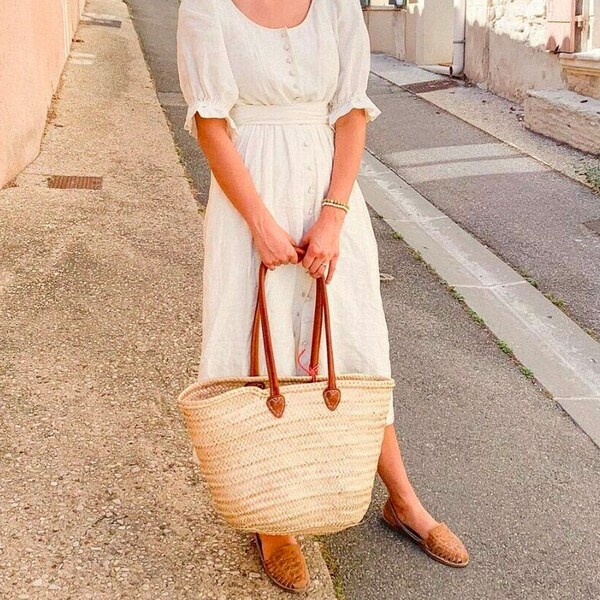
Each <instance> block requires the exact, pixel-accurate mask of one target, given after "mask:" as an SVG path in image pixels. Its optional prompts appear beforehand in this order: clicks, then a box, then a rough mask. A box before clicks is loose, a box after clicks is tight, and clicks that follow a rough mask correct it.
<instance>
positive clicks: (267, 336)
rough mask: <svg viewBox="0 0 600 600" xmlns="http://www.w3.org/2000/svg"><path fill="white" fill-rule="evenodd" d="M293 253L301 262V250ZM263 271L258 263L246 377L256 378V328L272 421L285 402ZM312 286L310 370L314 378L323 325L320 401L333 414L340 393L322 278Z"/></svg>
mask: <svg viewBox="0 0 600 600" xmlns="http://www.w3.org/2000/svg"><path fill="white" fill-rule="evenodd" d="M296 251H297V252H298V260H301V259H302V257H303V256H304V253H305V249H304V248H300V247H296ZM267 271H268V268H267V266H266V265H265V264H264V263H261V265H260V269H259V272H258V294H257V300H256V309H255V311H254V320H253V323H252V336H251V339H250V376H251V377H254V376H257V375H259V368H258V366H259V352H258V344H259V340H258V333H259V328H261V329H262V336H263V344H264V350H265V362H266V364H267V374H268V376H269V392H270V393H269V397H268V399H267V407H268V408H269V410H270V411H271V413H272V414H273V415H274V416H275V417H281V416H283V412H284V410H285V398H284V397H283V395H282V394H281V391H280V389H279V381H278V379H277V368H276V366H275V356H274V353H273V342H272V339H271V329H270V326H269V317H268V314H267V300H266V292H265V277H266V274H267ZM316 285H317V294H316V298H315V311H314V317H313V332H312V345H311V353H310V369H311V371H312V372H314V373H315V374H316V373H317V372H318V371H317V370H318V365H319V347H320V345H321V331H322V328H323V322H324V324H325V342H326V348H327V387H326V388H325V390H324V391H323V399H324V400H325V404H326V406H327V408H329V410H335V409H336V408H337V406H338V404H339V403H340V397H341V393H340V390H339V389H338V388H337V385H336V382H335V368H334V364H333V346H332V341H331V324H330V316H329V303H328V300H327V289H326V284H325V278H324V277H319V278H317V280H316Z"/></svg>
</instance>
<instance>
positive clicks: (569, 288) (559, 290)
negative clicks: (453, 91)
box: [368, 76, 600, 334]
mask: <svg viewBox="0 0 600 600" xmlns="http://www.w3.org/2000/svg"><path fill="white" fill-rule="evenodd" d="M370 93H371V95H372V96H373V98H374V99H375V102H376V104H377V105H378V106H379V107H380V108H381V110H382V115H381V116H380V117H379V118H378V119H377V120H376V121H374V122H373V123H372V124H371V125H370V132H369V134H370V135H369V140H368V146H369V149H370V150H371V151H372V152H373V153H374V154H375V155H377V157H378V158H379V159H380V160H382V161H383V162H385V163H386V164H387V165H388V166H389V167H390V168H392V169H393V170H395V171H396V172H397V173H398V174H399V175H400V176H401V177H402V178H403V179H404V180H405V181H407V182H408V183H409V184H410V185H412V186H413V187H414V188H415V189H416V190H418V191H419V192H420V193H421V194H422V195H423V196H425V197H426V198H427V199H428V200H429V201H430V202H431V203H432V204H435V205H436V206H437V207H438V208H439V209H440V210H441V211H442V212H444V213H445V214H447V215H448V216H449V217H450V218H451V219H453V220H454V221H455V222H457V223H459V224H460V225H461V226H462V227H463V228H465V229H466V230H467V231H469V232H470V233H471V234H473V235H474V236H475V237H477V238H478V239H479V240H480V241H481V242H483V243H484V244H486V245H487V246H489V247H490V248H491V249H492V250H493V251H494V252H496V253H497V254H498V255H499V256H500V257H502V258H503V259H504V260H505V261H506V262H507V263H509V264H510V265H511V266H512V267H513V268H514V269H515V270H517V271H519V272H521V273H522V274H523V275H525V276H530V277H531V278H532V279H533V280H535V281H536V282H537V284H538V286H539V288H540V290H541V291H542V292H544V293H547V294H552V296H553V297H555V298H557V299H559V300H560V301H562V303H563V305H564V306H563V308H564V310H566V312H567V313H568V314H569V315H570V316H571V317H572V318H574V319H575V320H576V321H577V322H578V323H579V324H580V325H581V326H582V327H584V328H590V329H591V330H592V331H593V332H595V333H596V334H600V235H598V234H597V233H596V232H594V231H593V230H592V229H591V228H589V227H588V226H587V225H586V223H590V222H592V221H595V220H597V219H599V218H600V198H599V197H598V195H596V194H595V193H594V192H593V191H592V190H590V189H589V188H588V187H586V186H584V185H582V184H580V183H578V182H576V181H574V180H572V179H570V178H568V177H566V176H565V175H563V174H561V173H558V172H556V171H553V170H551V169H549V168H547V167H545V166H544V165H543V164H542V163H540V162H538V161H536V160H535V159H533V158H530V157H528V156H526V155H524V154H522V153H520V152H518V151H516V150H514V149H512V148H510V147H509V146H507V145H505V144H502V143H501V142H499V141H498V140H497V139H496V138H494V137H492V136H490V135H488V134H486V133H484V132H482V131H481V130H479V129H477V128H476V127H473V126H472V125H469V124H468V123H466V122H465V121H462V120H461V119H459V118H458V117H455V116H453V115H451V114H449V113H447V112H445V111H443V110H440V109H439V108H438V107H436V106H434V105H433V104H430V103H429V102H427V101H426V100H424V99H422V98H419V97H416V96H414V95H413V94H410V93H408V92H406V91H404V90H402V89H401V88H399V87H397V86H395V85H394V84H391V83H389V82H387V81H385V80H383V79H380V78H379V77H376V76H372V78H371V85H370Z"/></svg>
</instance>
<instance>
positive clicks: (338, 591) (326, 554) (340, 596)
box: [317, 537, 346, 600]
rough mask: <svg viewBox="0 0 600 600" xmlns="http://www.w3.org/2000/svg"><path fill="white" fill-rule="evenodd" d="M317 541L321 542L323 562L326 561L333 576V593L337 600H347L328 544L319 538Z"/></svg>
mask: <svg viewBox="0 0 600 600" xmlns="http://www.w3.org/2000/svg"><path fill="white" fill-rule="evenodd" d="M317 539H318V540H319V546H320V548H321V554H322V555H323V560H324V561H325V564H326V565H327V569H328V571H329V574H330V575H331V583H332V584H333V591H334V592H335V597H336V598H337V600H346V595H345V594H344V590H343V588H342V580H341V579H340V575H339V572H338V567H337V564H336V562H335V559H334V558H333V555H332V554H331V552H330V550H329V548H328V547H327V544H325V542H324V541H323V540H322V539H321V538H319V537H318V538H317Z"/></svg>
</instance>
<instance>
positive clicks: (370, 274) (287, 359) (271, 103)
mask: <svg viewBox="0 0 600 600" xmlns="http://www.w3.org/2000/svg"><path fill="white" fill-rule="evenodd" d="M177 49H178V67H179V77H180V83H181V89H182V91H183V95H184V98H185V100H186V102H187V104H188V107H189V109H188V112H187V118H186V122H185V127H186V129H187V130H188V131H189V132H190V134H191V135H193V136H194V137H196V126H195V121H194V116H195V114H196V113H198V114H200V116H202V117H206V118H224V119H226V120H227V130H228V133H229V136H230V137H231V139H232V141H233V143H234V145H235V147H236V149H237V150H238V152H239V153H240V155H241V156H242V158H243V160H244V163H245V165H246V167H247V168H248V171H249V172H250V174H251V176H252V179H253V181H254V184H255V186H256V189H257V191H258V193H259V195H260V197H261V198H262V201H263V202H264V203H265V205H266V206H267V208H268V209H269V211H270V212H271V214H272V215H273V217H274V218H275V220H276V221H277V223H278V224H279V225H280V226H281V227H283V229H285V230H286V231H288V232H289V233H290V234H291V235H292V236H293V238H294V239H295V240H296V242H299V241H300V239H301V238H302V236H303V235H304V233H305V232H307V231H308V230H309V228H310V227H311V225H312V224H313V223H314V222H315V219H316V218H317V217H318V216H319V212H320V209H321V201H322V200H323V198H324V197H325V196H326V194H327V191H328V188H329V183H330V178H331V170H332V164H333V152H334V133H335V124H336V121H337V119H339V118H340V117H341V116H343V115H345V114H347V113H348V112H349V111H350V110H352V109H353V108H362V109H364V110H365V113H366V116H367V120H368V121H371V120H373V119H375V118H376V117H377V116H378V114H379V112H380V111H379V109H378V108H377V107H376V106H375V105H374V104H373V102H372V101H371V100H370V99H369V98H368V97H367V94H366V89H367V81H368V76H369V64H370V51H369V39H368V34H367V30H366V26H365V23H364V20H363V16H362V10H361V7H360V3H359V1H358V0H312V4H311V5H310V8H309V10H308V12H307V14H306V17H305V18H304V20H303V21H302V22H301V23H300V24H299V25H297V26H295V27H281V28H277V29H275V28H270V27H265V26H262V25H259V24H258V23H255V22H254V21H253V20H251V19H250V18H249V17H248V16H246V15H245V14H244V13H243V12H242V11H241V10H240V9H239V8H238V7H237V6H236V5H235V4H234V3H233V1H232V0H182V3H181V7H180V11H179V23H178V32H177ZM349 206H350V211H349V213H348V214H347V215H346V218H345V220H344V224H343V227H342V232H341V239H340V256H339V260H338V263H337V269H336V272H335V274H334V276H333V279H332V281H331V283H330V284H329V285H328V287H327V291H328V297H329V304H330V313H331V328H332V340H333V349H334V357H335V369H336V372H338V373H365V374H372V375H382V376H385V377H390V376H391V369H390V357H389V338H388V330H387V325H386V321H385V315H384V311H383V305H382V300H381V292H380V287H379V285H380V284H379V265H378V254H377V245H376V241H375V236H374V233H373V229H372V225H371V220H370V216H369V212H368V210H367V206H366V203H365V199H364V197H363V194H362V192H361V190H360V187H359V185H358V183H357V182H355V183H354V187H353V189H352V193H351V195H350V198H349ZM259 265H260V256H259V254H258V252H257V250H256V248H255V246H254V245H253V240H252V236H251V233H250V229H249V227H248V225H247V224H246V222H245V221H244V219H243V218H242V217H241V215H240V214H239V212H238V211H237V210H236V209H235V208H234V206H233V205H232V204H231V202H230V201H229V200H228V198H227V197H226V196H225V194H224V193H223V191H222V189H221V188H220V186H219V184H218V182H217V181H216V179H215V178H214V176H212V175H211V183H210V190H209V196H208V203H207V207H206V212H205V217H204V272H203V308H202V321H203V323H202V328H203V334H202V348H201V357H200V366H199V371H198V378H199V379H200V380H206V379H212V378H221V377H240V376H247V375H248V373H249V368H250V356H249V348H250V332H251V328H252V318H253V314H254V307H255V303H256V293H257V282H258V268H259ZM315 291H316V286H315V280H314V279H313V278H312V277H311V276H310V275H308V274H307V273H306V270H305V269H304V268H303V267H302V266H301V265H283V266H280V267H277V268H276V269H275V270H273V271H270V272H269V273H268V275H267V278H266V294H267V306H268V310H269V320H270V325H271V334H272V337H273V347H274V353H275V359H276V365H277V371H278V374H279V375H281V376H285V375H304V374H305V369H306V368H307V366H308V361H309V354H310V344H311V336H312V319H313V309H314V298H315ZM324 343H325V341H324V336H323V339H322V344H323V348H322V349H321V352H320V357H321V364H320V365H319V372H320V373H325V372H326V366H327V358H326V353H325V348H324ZM261 369H262V370H261V372H262V373H266V368H265V364H264V355H263V354H262V352H261ZM393 419H394V413H393V402H392V398H391V397H390V409H389V414H388V423H392V422H393Z"/></svg>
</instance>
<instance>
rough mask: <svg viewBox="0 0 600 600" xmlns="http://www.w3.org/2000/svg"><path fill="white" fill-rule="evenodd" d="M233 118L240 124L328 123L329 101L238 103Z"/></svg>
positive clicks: (232, 112)
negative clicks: (266, 103) (267, 103)
mask: <svg viewBox="0 0 600 600" xmlns="http://www.w3.org/2000/svg"><path fill="white" fill-rule="evenodd" d="M231 118H232V119H233V120H234V122H235V124H236V125H238V126H241V125H249V124H262V125H282V124H285V123H299V124H304V123H327V122H328V118H329V105H328V103H327V102H298V103H297V104H270V105H265V104H263V105H259V104H236V105H235V106H234V107H233V108H232V109H231Z"/></svg>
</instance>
